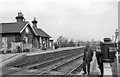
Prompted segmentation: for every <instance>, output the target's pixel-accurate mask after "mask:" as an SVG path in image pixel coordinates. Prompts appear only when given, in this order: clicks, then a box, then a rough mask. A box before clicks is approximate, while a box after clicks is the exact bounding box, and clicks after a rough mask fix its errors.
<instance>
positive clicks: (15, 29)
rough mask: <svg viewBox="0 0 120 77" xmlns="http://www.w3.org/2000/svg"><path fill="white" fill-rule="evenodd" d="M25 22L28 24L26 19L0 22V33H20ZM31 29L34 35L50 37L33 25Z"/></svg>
mask: <svg viewBox="0 0 120 77" xmlns="http://www.w3.org/2000/svg"><path fill="white" fill-rule="evenodd" d="M27 24H28V22H27V21H24V22H13V23H0V28H2V31H0V33H20V32H21V31H23V29H24V28H25V27H26V26H27ZM32 30H33V32H34V33H35V35H36V36H42V37H51V36H49V35H48V34H47V33H45V32H44V31H43V30H42V29H40V28H37V27H33V28H32Z"/></svg>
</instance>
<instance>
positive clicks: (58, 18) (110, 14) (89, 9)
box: [0, 0, 119, 41]
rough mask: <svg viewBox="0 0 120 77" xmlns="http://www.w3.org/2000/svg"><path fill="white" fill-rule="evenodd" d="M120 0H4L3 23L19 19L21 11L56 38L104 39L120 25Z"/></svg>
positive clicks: (0, 2)
mask: <svg viewBox="0 0 120 77" xmlns="http://www.w3.org/2000/svg"><path fill="white" fill-rule="evenodd" d="M118 1H119V0H0V5H1V7H0V11H1V12H0V13H1V14H0V18H2V19H0V23H1V22H4V23H5V22H15V21H16V20H15V17H16V16H17V13H18V12H22V13H23V14H24V17H25V19H26V20H27V21H29V22H31V21H32V20H33V18H34V17H36V19H37V21H38V27H39V28H41V29H43V30H44V31H45V32H47V33H48V34H49V35H51V36H52V38H53V39H54V40H56V39H57V38H58V37H59V36H61V35H62V36H65V37H67V38H70V39H74V40H83V41H87V40H91V39H94V40H102V39H103V38H104V37H110V38H111V37H112V36H113V35H114V32H115V30H116V29H117V28H118Z"/></svg>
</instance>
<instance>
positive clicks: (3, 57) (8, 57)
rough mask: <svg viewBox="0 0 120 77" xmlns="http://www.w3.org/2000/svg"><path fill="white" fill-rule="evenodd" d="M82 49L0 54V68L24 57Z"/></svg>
mask: <svg viewBox="0 0 120 77" xmlns="http://www.w3.org/2000/svg"><path fill="white" fill-rule="evenodd" d="M82 47H83V46H81V47H66V48H58V49H53V50H41V49H34V50H33V51H31V52H23V53H7V54H0V67H4V66H5V65H6V64H8V63H11V62H14V61H16V60H17V61H18V60H20V59H23V58H25V57H26V56H33V55H38V54H46V53H52V52H59V51H63V50H69V49H76V48H82Z"/></svg>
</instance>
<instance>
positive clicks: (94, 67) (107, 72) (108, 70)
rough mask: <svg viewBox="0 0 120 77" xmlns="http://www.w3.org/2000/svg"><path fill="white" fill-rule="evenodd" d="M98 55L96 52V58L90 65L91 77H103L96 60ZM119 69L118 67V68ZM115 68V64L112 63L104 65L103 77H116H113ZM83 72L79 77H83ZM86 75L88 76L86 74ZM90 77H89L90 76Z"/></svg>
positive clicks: (94, 57)
mask: <svg viewBox="0 0 120 77" xmlns="http://www.w3.org/2000/svg"><path fill="white" fill-rule="evenodd" d="M95 55H96V53H95V52H94V56H93V59H92V62H91V65H90V75H91V76H90V77H92V76H94V77H99V76H100V75H101V72H100V69H99V68H98V67H99V66H98V64H97V59H96V56H95ZM117 68H118V67H117ZM115 70H116V69H115V66H114V64H111V63H104V76H103V77H114V76H113V75H115V72H116V71H115ZM83 73H84V72H83V71H81V72H80V73H79V75H83ZM85 75H86V74H85ZM88 77H89V76H88Z"/></svg>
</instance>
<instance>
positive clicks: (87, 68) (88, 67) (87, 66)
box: [83, 60, 90, 74]
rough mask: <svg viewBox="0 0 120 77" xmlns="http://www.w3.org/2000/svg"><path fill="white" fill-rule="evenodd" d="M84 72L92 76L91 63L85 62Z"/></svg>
mask: <svg viewBox="0 0 120 77" xmlns="http://www.w3.org/2000/svg"><path fill="white" fill-rule="evenodd" d="M83 71H84V72H85V73H86V72H87V73H88V74H90V61H85V60H84V61H83Z"/></svg>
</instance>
